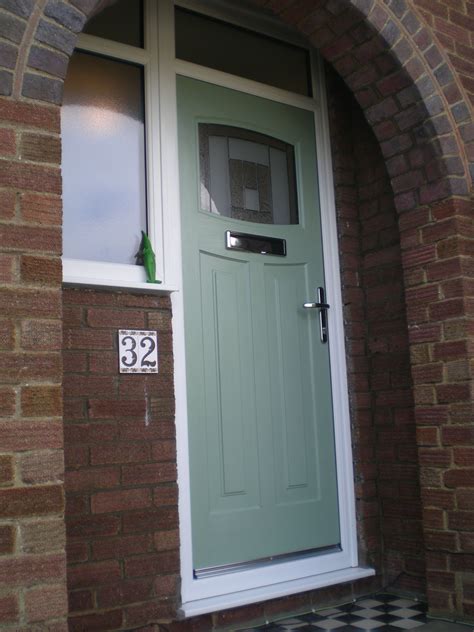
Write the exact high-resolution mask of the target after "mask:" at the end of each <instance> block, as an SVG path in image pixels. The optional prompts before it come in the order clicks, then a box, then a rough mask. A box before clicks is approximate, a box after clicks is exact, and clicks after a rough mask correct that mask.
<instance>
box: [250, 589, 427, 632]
mask: <svg viewBox="0 0 474 632" xmlns="http://www.w3.org/2000/svg"><path fill="white" fill-rule="evenodd" d="M425 611H426V606H425V605H424V604H423V603H421V602H418V601H414V600H413V599H404V598H401V597H398V596H396V595H389V594H377V595H374V596H371V597H364V598H362V599H359V600H358V601H355V602H354V603H350V604H346V605H344V606H338V607H337V608H327V609H325V610H318V612H311V613H309V614H303V615H299V616H298V617H292V618H291V619H282V620H280V621H276V622H275V623H269V624H267V625H263V626H261V627H259V628H248V629H247V630H242V631H241V632H291V631H292V630H295V631H296V632H317V631H320V632H321V631H327V630H334V631H335V632H364V631H365V632H367V631H370V630H373V631H374V632H402V631H403V630H416V628H419V627H421V626H422V625H424V624H425V623H426V616H425Z"/></svg>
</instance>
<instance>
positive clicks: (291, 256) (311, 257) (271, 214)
mask: <svg viewBox="0 0 474 632" xmlns="http://www.w3.org/2000/svg"><path fill="white" fill-rule="evenodd" d="M178 124H179V151H180V187H181V209H182V210H181V214H182V215H181V224H182V235H183V242H182V249H183V292H184V310H185V339H186V367H187V368H186V370H187V393H188V419H189V444H190V450H189V459H190V478H191V515H192V533H193V564H194V568H195V570H196V571H197V572H199V571H200V570H203V569H209V568H214V567H220V566H227V565H233V564H239V563H244V562H251V561H256V560H262V559H265V558H269V557H275V556H280V555H285V554H291V553H298V552H308V551H317V550H320V549H322V548H326V547H332V546H337V545H338V544H339V542H340V531H339V514H338V502H337V484H336V465H335V455H334V431H333V416H332V402H331V384H330V376H329V348H328V347H329V345H328V344H324V343H323V342H322V341H321V339H320V332H319V320H318V319H319V316H318V310H305V309H303V307H302V305H303V303H304V302H306V301H314V300H316V298H315V296H316V288H318V287H319V286H322V287H323V286H324V271H323V258H322V244H321V229H320V215H319V202H318V183H317V166H316V150H315V133H314V116H313V113H312V112H309V111H306V110H303V109H299V108H296V107H292V106H288V105H284V104H281V103H277V102H274V101H270V100H266V99H262V98H259V97H255V96H251V95H248V94H244V93H241V92H237V91H234V90H230V89H227V88H222V87H218V86H215V85H212V84H209V83H205V82H201V81H197V80H194V79H188V78H183V77H178ZM229 231H230V232H229ZM235 233H240V234H241V233H244V235H246V236H244V237H243V238H242V237H239V236H238V235H237V236H235ZM248 235H250V237H247V236H248ZM271 239H274V240H277V241H271ZM283 240H284V241H283ZM235 245H237V246H239V247H240V248H241V249H235V248H234V247H232V246H235ZM229 246H230V248H229ZM284 246H286V254H284V253H283V247H284ZM275 249H276V250H277V251H278V250H279V249H282V250H281V252H280V254H269V253H271V252H275Z"/></svg>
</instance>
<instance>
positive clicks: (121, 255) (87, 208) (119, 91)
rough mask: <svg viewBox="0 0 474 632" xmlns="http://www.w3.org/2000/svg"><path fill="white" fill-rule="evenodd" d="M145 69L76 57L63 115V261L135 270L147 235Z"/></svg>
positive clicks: (71, 67)
mask: <svg viewBox="0 0 474 632" xmlns="http://www.w3.org/2000/svg"><path fill="white" fill-rule="evenodd" d="M142 75H143V72H142V69H141V68H139V67H137V66H133V65H131V64H126V63H122V62H118V61H113V60H110V59H104V58H102V57H96V56H94V55H89V54H86V53H75V54H74V55H73V57H72V59H71V62H70V64H69V70H68V75H67V78H66V82H65V86H64V105H63V107H62V111H61V126H62V141H63V163H62V168H63V196H64V255H65V256H66V257H70V258H73V259H90V260H96V261H113V262H116V263H135V259H134V255H135V253H136V252H137V250H138V247H139V244H140V231H141V230H142V229H143V230H146V192H145V133H144V132H145V129H144V127H145V126H144V114H143V76H142Z"/></svg>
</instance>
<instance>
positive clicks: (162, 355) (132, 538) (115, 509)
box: [63, 289, 179, 631]
mask: <svg viewBox="0 0 474 632" xmlns="http://www.w3.org/2000/svg"><path fill="white" fill-rule="evenodd" d="M63 302H64V352H63V360H64V383H63V388H64V433H65V465H66V507H67V508H66V527H67V558H68V589H69V607H70V619H69V629H70V630H71V631H75V630H77V631H82V630H95V629H97V630H118V629H132V628H135V627H139V626H140V625H142V624H145V623H149V622H150V621H153V620H157V619H160V620H163V619H165V620H166V619H169V618H171V617H172V616H173V614H174V612H175V606H176V600H177V594H178V589H179V580H178V570H179V558H178V509H177V485H176V444H175V425H174V393H173V360H172V350H171V309H170V301H169V299H168V298H167V297H154V296H143V295H134V294H127V293H118V292H100V291H92V290H91V291H88V290H77V289H66V290H64V293H63ZM121 328H124V329H127V328H130V329H152V330H156V331H158V346H159V373H158V375H125V374H119V372H118V352H117V330H118V329H121Z"/></svg>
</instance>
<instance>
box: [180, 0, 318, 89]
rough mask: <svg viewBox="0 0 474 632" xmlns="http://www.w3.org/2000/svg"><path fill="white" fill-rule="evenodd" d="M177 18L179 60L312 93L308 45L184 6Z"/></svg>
mask: <svg viewBox="0 0 474 632" xmlns="http://www.w3.org/2000/svg"><path fill="white" fill-rule="evenodd" d="M175 19H176V57H177V58H178V59H184V60H185V61H190V62H193V63H194V64H199V65H201V66H207V67H208V68H214V69H215V70H221V71H223V72H228V73H230V74H233V75H238V76H240V77H246V78H247V79H252V80H253V81H259V82H260V83H266V84H269V85H271V86H276V87H277V88H282V89H283V90H290V91H291V92H297V93H299V94H304V95H306V96H312V94H311V81H310V63H309V55H308V51H306V50H305V49H304V48H300V47H299V46H293V45H292V44H287V43H286V42H281V41H279V40H276V39H273V38H272V37H267V36H265V35H260V34H259V33H254V32H253V31H249V30H247V29H243V28H240V27H237V26H234V25H232V24H227V23H226V22H221V21H220V20H215V19H213V18H209V17H207V16H204V15H200V14H198V13H193V12H192V11H187V10H185V9H181V8H177V9H176V12H175Z"/></svg>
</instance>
